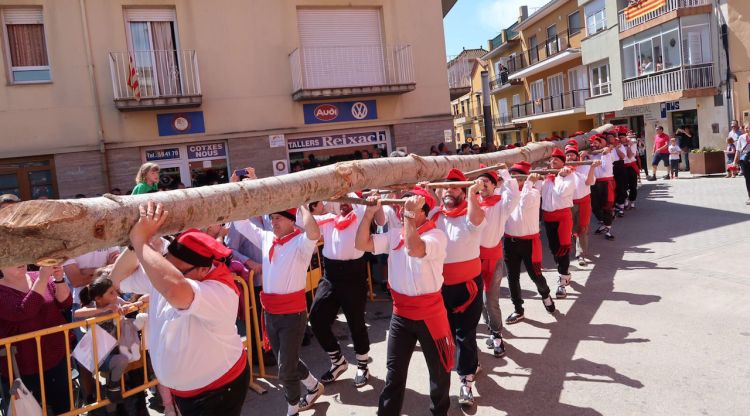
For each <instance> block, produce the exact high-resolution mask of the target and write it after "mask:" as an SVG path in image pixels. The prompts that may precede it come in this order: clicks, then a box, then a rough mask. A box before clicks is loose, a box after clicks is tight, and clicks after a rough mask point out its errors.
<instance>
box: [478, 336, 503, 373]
mask: <svg viewBox="0 0 750 416" xmlns="http://www.w3.org/2000/svg"><path fill="white" fill-rule="evenodd" d="M492 344H493V345H492V353H493V354H494V355H495V357H497V358H500V357H502V356H504V355H505V342H504V341H503V339H502V338H495V339H493V340H492ZM479 368H481V367H479Z"/></svg>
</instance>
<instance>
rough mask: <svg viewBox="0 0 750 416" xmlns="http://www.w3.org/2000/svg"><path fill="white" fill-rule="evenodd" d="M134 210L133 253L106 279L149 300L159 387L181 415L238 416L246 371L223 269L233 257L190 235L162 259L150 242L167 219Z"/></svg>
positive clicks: (153, 210) (234, 292) (230, 284)
mask: <svg viewBox="0 0 750 416" xmlns="http://www.w3.org/2000/svg"><path fill="white" fill-rule="evenodd" d="M139 210H140V219H139V221H138V223H137V224H136V225H135V226H134V227H133V228H132V230H131V231H130V241H131V244H132V249H131V250H128V251H126V252H125V253H124V254H123V255H121V256H120V258H118V260H117V262H116V263H115V267H114V270H113V271H112V274H111V278H112V280H113V282H114V283H115V285H117V284H118V283H119V288H120V290H122V291H124V292H134V293H141V294H149V295H150V299H151V301H150V303H151V307H150V312H149V314H148V319H149V327H150V330H149V331H148V335H149V339H148V345H149V350H150V351H151V362H152V363H153V365H154V372H155V373H156V376H157V377H158V379H159V383H161V384H162V385H164V386H167V387H169V388H170V390H171V391H172V394H174V395H175V397H176V398H175V404H176V405H177V407H178V408H179V410H180V414H182V415H186V416H187V415H206V414H216V415H218V414H221V415H235V416H239V414H240V413H241V411H242V404H243V403H244V401H245V394H246V392H247V386H248V383H249V382H250V368H249V367H248V364H247V356H246V354H247V352H246V351H244V348H243V346H242V341H241V340H240V336H239V335H238V334H237V327H236V326H235V323H234V322H235V318H236V317H237V306H238V304H239V291H238V289H237V286H236V285H235V283H234V280H233V278H232V274H231V272H230V271H229V269H228V268H227V266H226V265H225V263H224V261H225V260H226V259H227V258H228V257H229V256H230V255H231V253H232V251H231V250H230V249H228V248H227V247H225V246H224V245H223V244H221V243H219V242H218V241H216V239H214V238H212V237H211V236H209V235H208V234H206V233H203V232H201V231H199V230H197V229H190V230H187V231H185V232H184V233H182V234H180V235H179V236H178V237H177V239H175V240H174V241H173V242H172V243H171V244H170V245H169V247H168V249H167V250H166V254H162V252H164V251H165V250H163V248H164V247H163V244H164V242H165V241H166V240H163V239H159V238H154V236H155V235H156V233H157V232H158V231H159V229H160V228H161V227H162V225H163V224H164V223H165V221H166V219H167V216H168V213H167V211H166V210H164V208H163V207H162V205H161V204H156V205H155V204H154V203H153V202H151V201H149V202H148V204H147V205H141V206H140V207H139ZM154 242H155V243H154ZM138 262H140V266H138ZM126 276H127V277H126ZM123 278H124V280H123Z"/></svg>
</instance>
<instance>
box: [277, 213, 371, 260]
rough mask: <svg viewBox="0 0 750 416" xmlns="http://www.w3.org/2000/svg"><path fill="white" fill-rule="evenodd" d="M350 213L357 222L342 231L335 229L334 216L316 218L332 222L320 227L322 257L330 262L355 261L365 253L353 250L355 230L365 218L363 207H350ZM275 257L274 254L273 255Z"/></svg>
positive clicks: (326, 215) (327, 215)
mask: <svg viewBox="0 0 750 416" xmlns="http://www.w3.org/2000/svg"><path fill="white" fill-rule="evenodd" d="M352 211H354V214H355V215H356V216H357V220H356V221H354V222H352V223H351V224H350V225H349V226H348V227H346V228H345V229H343V230H338V229H336V226H335V221H336V217H337V216H336V215H334V214H325V215H321V216H316V217H315V219H316V220H317V221H319V222H320V221H325V220H333V221H329V222H327V223H325V224H322V225H320V232H321V234H323V256H324V257H326V258H328V259H331V260H355V259H358V258H360V257H362V256H363V255H364V254H365V252H364V251H360V250H357V249H356V248H354V239H355V237H356V236H357V228H359V224H361V223H362V218H363V217H364V216H365V206H364V205H352ZM274 256H276V254H274Z"/></svg>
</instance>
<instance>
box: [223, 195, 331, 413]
mask: <svg viewBox="0 0 750 416" xmlns="http://www.w3.org/2000/svg"><path fill="white" fill-rule="evenodd" d="M298 209H300V210H302V215H301V217H302V226H303V229H300V228H297V227H296V226H295V220H296V214H297V209H293V208H292V209H288V210H286V211H280V212H276V213H273V214H271V225H272V227H273V228H272V229H273V231H265V230H263V229H262V228H260V227H258V226H257V225H255V224H253V223H252V222H251V221H250V220H242V221H237V222H235V227H237V230H238V231H239V232H240V233H242V234H243V235H245V237H247V238H248V240H250V242H252V243H253V244H255V245H256V246H257V247H260V249H261V252H262V253H263V291H262V292H261V293H260V301H261V304H262V305H263V308H264V309H265V312H266V313H265V319H264V321H263V322H264V331H263V332H264V336H263V338H264V340H263V343H264V346H263V347H264V348H265V349H266V350H267V349H268V347H269V345H268V344H269V343H270V347H271V349H273V353H274V355H275V356H276V361H277V363H278V367H279V380H280V381H281V385H282V387H283V389H284V396H285V397H286V401H287V403H288V407H287V415H296V414H298V413H299V412H300V411H302V410H307V409H309V408H311V407H312V405H313V403H315V401H316V400H317V399H318V397H320V395H321V394H322V393H323V384H322V383H319V382H318V380H317V379H316V378H315V377H314V376H313V375H312V373H310V370H308V368H307V365H305V363H304V362H303V361H302V360H301V359H300V358H299V355H300V349H301V345H302V338H303V337H304V335H305V327H306V326H307V311H306V309H307V301H306V298H305V284H306V282H307V267H308V266H309V265H310V260H311V259H312V255H313V252H314V251H315V248H316V247H317V245H318V240H319V239H320V228H318V224H317V223H316V222H315V218H314V217H313V216H312V214H310V211H309V210H308V208H307V206H306V205H304V204H303V205H302V206H301V207H300V208H298ZM300 381H302V384H303V385H304V386H305V388H306V393H305V394H304V395H302V394H301V390H300Z"/></svg>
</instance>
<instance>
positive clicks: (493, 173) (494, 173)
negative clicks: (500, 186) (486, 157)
mask: <svg viewBox="0 0 750 416" xmlns="http://www.w3.org/2000/svg"><path fill="white" fill-rule="evenodd" d="M479 167H480V168H486V167H487V166H485V165H484V164H482V163H480V164H479ZM479 176H486V177H487V178H488V179H489V180H490V181H492V183H493V184H495V185H497V183H498V182H499V181H500V177H499V176H498V175H497V171H494V170H491V171H489V172H484V173H483V174H481V175H479Z"/></svg>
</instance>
